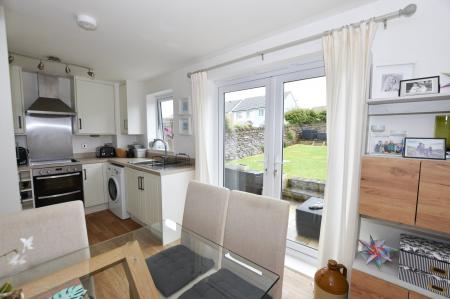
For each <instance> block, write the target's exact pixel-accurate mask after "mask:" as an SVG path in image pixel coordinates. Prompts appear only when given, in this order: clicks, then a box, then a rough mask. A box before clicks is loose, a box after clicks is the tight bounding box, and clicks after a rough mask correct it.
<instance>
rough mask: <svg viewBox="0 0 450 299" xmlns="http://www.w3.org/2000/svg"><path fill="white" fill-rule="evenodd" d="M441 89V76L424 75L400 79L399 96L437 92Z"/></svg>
mask: <svg viewBox="0 0 450 299" xmlns="http://www.w3.org/2000/svg"><path fill="white" fill-rule="evenodd" d="M440 91H441V87H440V77H439V76H433V77H423V78H415V79H408V80H402V81H400V89H399V90H398V95H399V96H416V95H424V94H435V93H439V92H440Z"/></svg>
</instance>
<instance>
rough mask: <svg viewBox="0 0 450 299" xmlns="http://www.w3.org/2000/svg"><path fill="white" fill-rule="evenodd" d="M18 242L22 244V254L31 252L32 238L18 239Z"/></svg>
mask: <svg viewBox="0 0 450 299" xmlns="http://www.w3.org/2000/svg"><path fill="white" fill-rule="evenodd" d="M20 241H21V242H22V244H23V249H22V253H24V252H25V251H27V250H33V249H34V247H33V236H31V237H29V238H26V239H25V238H20Z"/></svg>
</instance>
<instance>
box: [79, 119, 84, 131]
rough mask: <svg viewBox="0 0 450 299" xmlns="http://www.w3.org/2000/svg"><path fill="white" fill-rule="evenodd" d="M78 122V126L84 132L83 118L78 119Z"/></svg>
mask: <svg viewBox="0 0 450 299" xmlns="http://www.w3.org/2000/svg"><path fill="white" fill-rule="evenodd" d="M78 122H79V126H78V127H79V129H80V130H83V124H82V123H81V118H79V119H78Z"/></svg>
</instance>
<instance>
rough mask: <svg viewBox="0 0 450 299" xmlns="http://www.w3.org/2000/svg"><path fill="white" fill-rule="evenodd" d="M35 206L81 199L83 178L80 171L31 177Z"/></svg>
mask: <svg viewBox="0 0 450 299" xmlns="http://www.w3.org/2000/svg"><path fill="white" fill-rule="evenodd" d="M33 186H34V196H35V206H36V207H37V208H38V207H43V206H48V205H52V204H57V203H62V202H68V201H74V200H81V201H82V200H83V179H82V175H81V172H73V173H65V174H58V175H48V176H38V177H34V178H33Z"/></svg>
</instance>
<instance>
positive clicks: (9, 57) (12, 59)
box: [8, 55, 14, 64]
mask: <svg viewBox="0 0 450 299" xmlns="http://www.w3.org/2000/svg"><path fill="white" fill-rule="evenodd" d="M8 61H9V64H11V63H13V61H14V56H12V55H9V56H8Z"/></svg>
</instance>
